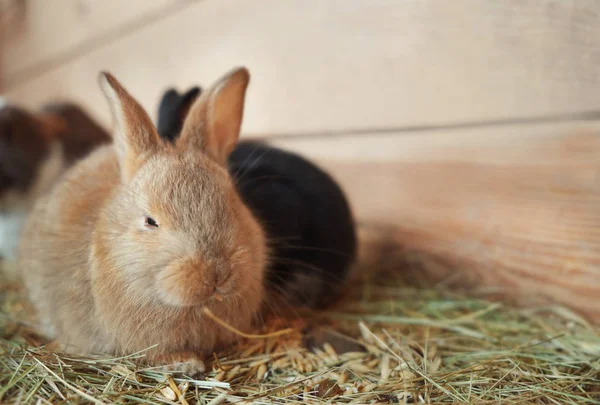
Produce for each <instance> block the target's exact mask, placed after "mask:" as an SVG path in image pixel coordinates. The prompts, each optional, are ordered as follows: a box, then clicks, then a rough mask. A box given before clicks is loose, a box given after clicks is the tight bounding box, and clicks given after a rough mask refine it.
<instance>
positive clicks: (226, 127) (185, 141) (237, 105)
mask: <svg viewBox="0 0 600 405" xmlns="http://www.w3.org/2000/svg"><path fill="white" fill-rule="evenodd" d="M249 81H250V74H249V73H248V70H247V69H246V68H237V69H233V70H232V71H231V72H229V73H228V74H226V75H225V76H224V77H223V78H221V79H220V80H219V81H218V82H217V83H216V84H215V85H213V86H212V87H211V88H210V89H208V90H206V92H204V93H202V95H201V96H200V97H199V98H198V99H197V100H196V101H195V102H194V104H193V105H192V107H191V109H190V112H189V114H188V115H187V118H186V119H185V121H184V123H183V129H182V131H181V138H180V139H179V140H178V142H177V146H178V147H183V148H196V149H200V150H202V151H204V152H205V153H206V154H208V155H209V156H211V157H212V158H213V159H215V160H216V161H217V162H219V163H221V164H223V165H225V163H226V162H227V157H228V156H229V154H230V153H231V152H232V151H233V149H234V148H235V145H236V143H237V141H238V137H239V134H240V128H241V126H242V117H243V115H244V98H245V95H246V88H247V87H248V82H249Z"/></svg>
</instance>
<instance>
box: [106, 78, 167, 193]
mask: <svg viewBox="0 0 600 405" xmlns="http://www.w3.org/2000/svg"><path fill="white" fill-rule="evenodd" d="M99 81H100V87H101V88H102V91H103V92H104V95H105V96H106V99H107V100H108V104H109V105H110V109H111V112H112V116H113V126H114V128H113V131H114V132H113V139H114V144H115V148H116V150H117V155H118V157H119V163H120V165H121V175H122V178H123V180H124V181H125V182H127V181H129V180H130V179H131V178H132V177H133V175H134V174H135V171H136V170H137V169H138V168H139V167H140V166H141V165H142V164H143V162H144V161H145V160H146V159H147V158H148V157H149V156H151V155H152V154H154V153H156V151H158V150H159V148H160V147H161V146H162V145H163V143H162V142H161V140H160V138H159V136H158V134H157V132H156V130H155V128H154V125H153V124H152V120H151V119H150V117H149V116H148V114H147V113H146V111H144V109H143V108H142V106H141V105H140V104H139V103H138V102H137V101H135V99H134V98H133V97H132V96H131V95H130V94H129V93H127V91H126V90H125V89H124V88H123V86H121V84H120V83H119V82H118V81H117V79H115V78H114V77H113V76H112V75H111V74H110V73H106V72H102V73H101V74H100V80H99Z"/></svg>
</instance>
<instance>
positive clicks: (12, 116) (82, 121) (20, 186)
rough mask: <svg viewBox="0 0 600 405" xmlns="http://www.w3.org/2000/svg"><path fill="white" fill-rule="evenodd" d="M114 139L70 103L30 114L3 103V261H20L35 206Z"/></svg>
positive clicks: (0, 166)
mask: <svg viewBox="0 0 600 405" xmlns="http://www.w3.org/2000/svg"><path fill="white" fill-rule="evenodd" d="M109 142H110V135H109V134H108V132H106V131H105V130H104V128H102V127H101V126H100V125H98V124H97V123H96V122H95V121H94V119H93V118H92V117H91V116H90V115H89V114H87V113H86V112H85V111H84V110H83V108H82V107H80V106H78V105H76V104H73V103H69V102H58V103H57V102H55V103H51V104H47V105H45V106H44V107H43V108H42V109H41V111H27V110H25V109H23V108H21V107H19V106H17V105H13V104H8V103H6V102H4V101H3V100H2V99H0V256H1V257H2V259H5V260H10V261H12V260H14V259H15V255H16V251H17V246H18V241H19V237H20V234H21V228H22V226H23V225H24V223H25V220H26V218H27V214H28V212H29V211H30V210H31V209H32V207H33V204H34V203H35V201H36V200H37V199H38V198H39V197H40V195H43V194H44V193H46V192H47V191H48V190H49V189H50V188H51V186H52V185H53V184H54V182H55V181H56V180H57V179H58V178H59V177H60V176H61V175H62V173H63V172H64V171H65V170H66V169H67V168H68V167H70V166H71V165H73V163H75V162H76V161H77V160H79V159H81V158H83V157H85V156H86V155H88V154H89V153H90V152H91V151H92V150H93V149H95V148H96V147H98V146H99V145H101V144H104V143H109Z"/></svg>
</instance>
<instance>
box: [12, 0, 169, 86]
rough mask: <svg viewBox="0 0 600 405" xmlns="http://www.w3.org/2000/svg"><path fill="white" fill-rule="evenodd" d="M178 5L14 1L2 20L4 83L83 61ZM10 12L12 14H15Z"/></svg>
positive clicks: (158, 0) (139, 0)
mask: <svg viewBox="0 0 600 405" xmlns="http://www.w3.org/2000/svg"><path fill="white" fill-rule="evenodd" d="M176 3H179V1H177V0H151V1H147V0H130V1H119V0H102V1H98V0H56V1H52V2H51V4H50V3H48V2H47V1H45V0H27V1H23V0H9V1H5V2H4V4H3V9H4V10H6V11H5V13H6V14H7V15H6V16H5V18H2V19H0V22H1V23H3V24H4V25H3V26H2V27H1V29H0V42H1V44H2V46H1V47H0V48H2V57H1V58H0V72H2V76H1V79H2V80H1V81H2V83H4V86H6V87H14V86H15V85H16V83H17V82H20V81H22V80H25V79H27V78H28V77H29V76H31V75H35V74H36V73H38V74H39V73H40V72H44V71H46V70H48V69H51V68H52V67H53V66H56V65H57V64H58V65H60V64H61V63H64V61H65V60H69V59H70V58H77V57H79V56H81V55H82V53H85V52H87V51H89V50H90V49H92V48H94V47H95V46H101V45H102V42H103V40H107V39H108V40H110V35H111V34H112V33H120V34H121V35H124V34H125V33H126V32H127V31H128V30H132V29H133V30H135V29H136V27H137V26H138V25H140V24H143V23H144V22H146V21H148V20H152V18H153V17H154V15H155V14H156V13H162V14H166V13H168V11H169V10H170V8H171V7H173V6H174V5H176ZM9 12H10V13H9Z"/></svg>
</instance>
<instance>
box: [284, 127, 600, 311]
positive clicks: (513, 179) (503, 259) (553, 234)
mask: <svg viewBox="0 0 600 405" xmlns="http://www.w3.org/2000/svg"><path fill="white" fill-rule="evenodd" d="M584 127H587V128H588V129H587V130H584V129H583V128H584ZM568 128H569V125H564V126H563V128H553V127H552V126H548V125H540V126H530V127H523V126H521V127H520V128H510V129H508V128H507V129H505V130H502V129H491V130H483V129H477V130H468V131H467V130H462V131H454V132H453V133H447V132H443V131H442V132H434V133H422V134H419V135H414V136H410V135H406V134H404V135H396V136H394V135H393V134H388V135H386V136H385V137H384V136H380V137H377V136H364V137H360V136H352V137H346V138H344V137H337V138H336V139H335V142H336V143H337V145H339V148H338V149H337V151H338V152H339V155H338V158H337V159H335V158H334V153H333V152H332V149H331V148H329V147H323V143H327V142H334V140H313V141H309V140H302V139H300V140H285V139H284V140H278V141H277V142H274V144H276V145H278V146H280V147H284V148H286V149H289V150H295V151H298V152H303V153H304V154H308V155H315V156H320V157H321V159H320V160H319V161H320V163H321V164H322V166H323V167H325V168H327V169H328V170H329V171H330V173H331V174H333V175H334V177H336V178H337V179H338V181H339V182H340V183H341V185H342V186H343V188H344V189H345V190H346V192H347V193H348V196H349V199H350V201H351V202H352V205H353V208H354V211H355V214H356V216H357V218H358V219H359V221H360V222H361V223H366V224H370V225H379V226H382V227H383V228H384V229H386V233H385V235H384V237H385V238H386V240H385V242H386V243H388V244H389V243H390V241H394V242H395V243H396V244H397V245H398V246H400V247H402V248H404V249H407V250H408V251H416V252H419V253H422V254H425V255H429V256H432V257H434V258H436V259H439V260H442V261H444V262H447V263H450V264H451V266H449V267H445V268H444V267H433V268H430V269H428V271H429V272H430V273H431V274H429V275H430V276H433V277H434V279H437V280H443V279H445V278H448V277H451V278H454V279H457V280H459V282H458V284H462V285H463V286H464V284H465V283H466V282H467V280H469V282H475V283H478V284H484V285H488V286H500V287H508V289H509V290H512V291H521V292H525V293H527V294H531V295H533V296H542V297H546V298H550V299H552V300H555V301H558V302H561V303H563V304H567V305H570V306H572V307H574V308H576V309H578V310H580V311H582V312H583V313H585V314H586V315H588V316H590V317H591V318H593V319H595V320H596V321H599V322H600V131H599V130H600V122H594V123H587V124H585V126H584V124H583V123H582V124H580V125H571V130H568ZM576 128H580V129H578V130H577V129H576ZM519 133H520V136H517V135H519ZM502 135H504V136H502ZM384 151H385V152H384ZM390 229H391V230H390ZM384 260H389V259H384ZM448 269H450V271H448ZM457 276H458V278H456V277H457Z"/></svg>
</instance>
